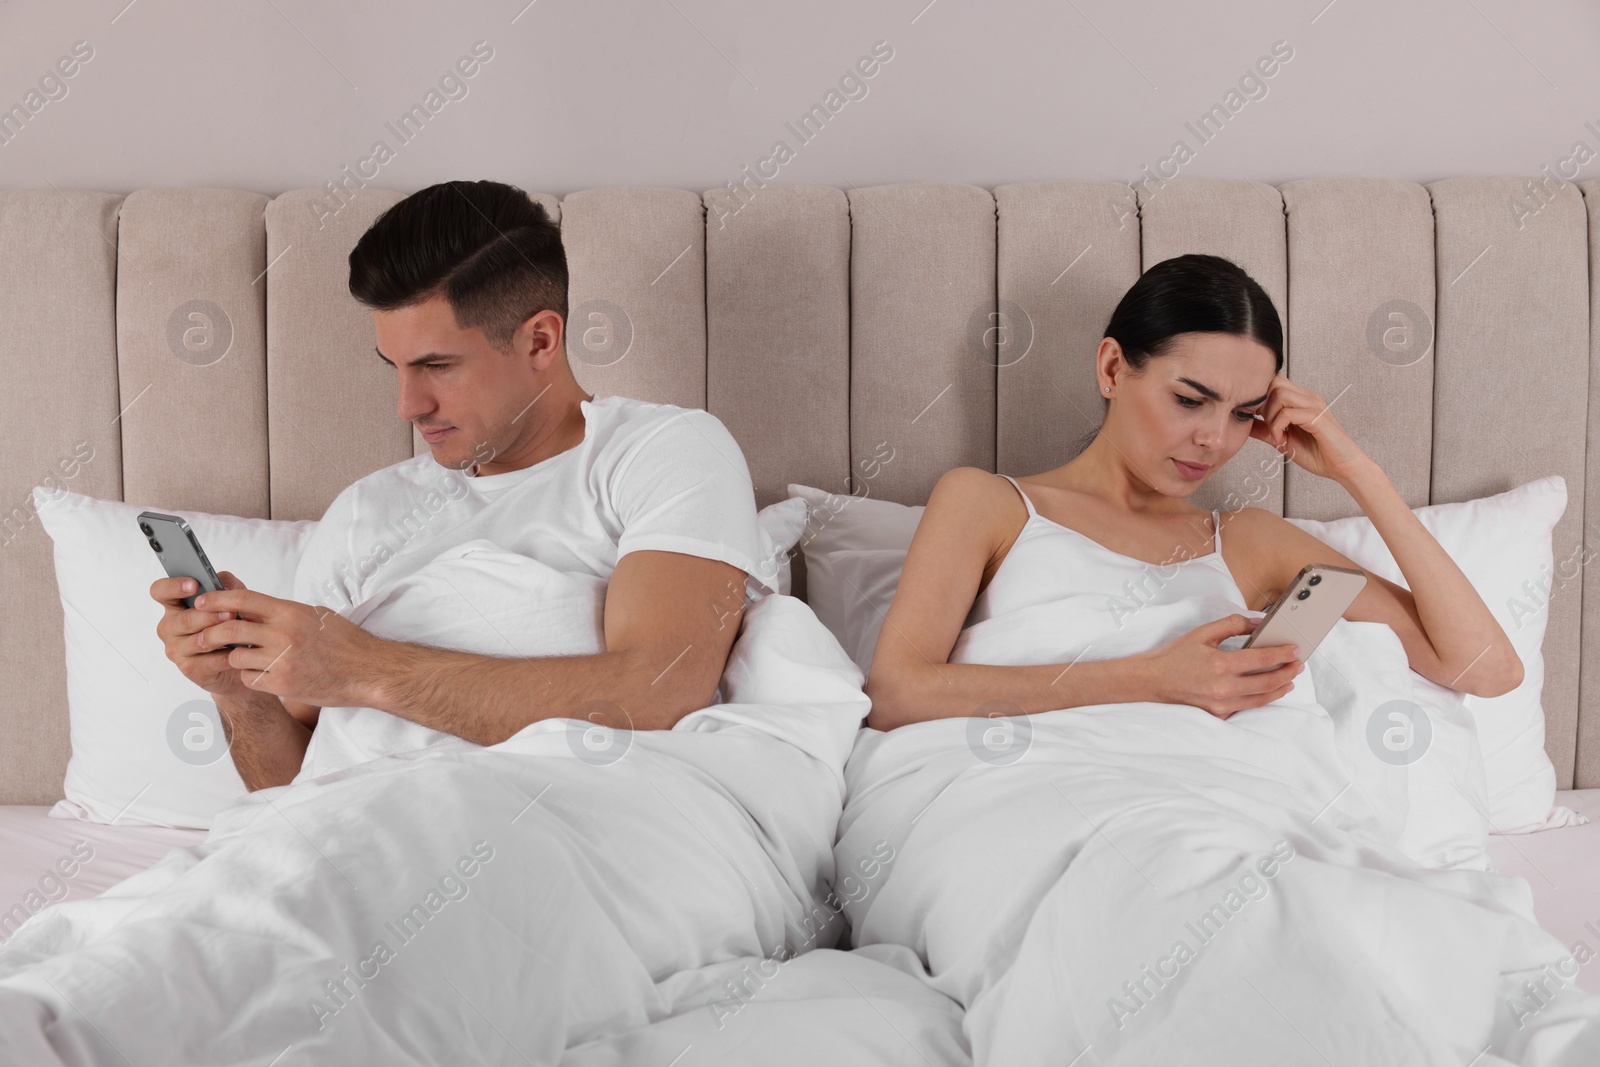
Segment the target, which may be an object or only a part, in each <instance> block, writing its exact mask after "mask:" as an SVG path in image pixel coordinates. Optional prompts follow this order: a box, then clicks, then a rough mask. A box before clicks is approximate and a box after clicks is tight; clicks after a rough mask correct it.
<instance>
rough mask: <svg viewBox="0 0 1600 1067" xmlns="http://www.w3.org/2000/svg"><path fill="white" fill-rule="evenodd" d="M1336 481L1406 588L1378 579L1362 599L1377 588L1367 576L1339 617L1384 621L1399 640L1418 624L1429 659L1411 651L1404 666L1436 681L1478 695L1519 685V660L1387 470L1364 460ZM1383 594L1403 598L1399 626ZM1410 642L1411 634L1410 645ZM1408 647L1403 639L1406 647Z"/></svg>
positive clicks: (1492, 615) (1520, 668) (1464, 576)
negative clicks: (1380, 543) (1407, 603)
mask: <svg viewBox="0 0 1600 1067" xmlns="http://www.w3.org/2000/svg"><path fill="white" fill-rule="evenodd" d="M1340 484H1341V485H1343V486H1344V488H1345V491H1346V492H1348V493H1349V494H1350V496H1351V497H1353V498H1354V499H1355V502H1356V503H1357V504H1358V505H1359V506H1360V507H1361V510H1362V511H1363V512H1365V513H1366V515H1367V517H1368V518H1369V519H1371V520H1372V525H1373V526H1374V527H1375V528H1376V529H1377V531H1378V535H1379V536H1380V537H1382V538H1383V543H1384V544H1385V545H1387V546H1389V552H1390V554H1391V555H1393V556H1394V561H1395V564H1396V565H1397V566H1399V568H1400V573H1401V574H1403V575H1405V579H1406V584H1407V585H1409V586H1410V587H1411V588H1410V591H1409V592H1408V591H1407V590H1405V589H1403V588H1401V587H1399V586H1395V585H1393V584H1392V583H1389V582H1383V580H1382V579H1379V582H1381V583H1382V585H1380V586H1379V587H1378V589H1379V590H1382V586H1389V589H1388V590H1382V592H1378V593H1377V595H1376V596H1373V597H1367V594H1368V593H1369V592H1377V590H1374V586H1373V583H1371V582H1369V583H1368V585H1367V588H1366V589H1363V590H1362V591H1361V596H1358V597H1357V598H1356V601H1355V603H1354V604H1352V605H1351V610H1350V611H1348V612H1346V617H1347V618H1350V619H1356V620H1362V621H1373V622H1387V623H1389V625H1390V626H1391V628H1393V629H1394V630H1395V632H1396V633H1397V634H1399V635H1400V639H1401V643H1402V644H1406V643H1407V640H1406V639H1407V637H1408V636H1412V634H1411V633H1409V632H1408V631H1412V630H1414V629H1415V628H1417V627H1420V629H1421V630H1422V632H1423V636H1424V637H1425V640H1426V644H1427V649H1426V650H1425V651H1426V652H1431V653H1432V658H1431V660H1430V659H1429V657H1428V656H1427V655H1426V654H1424V655H1423V656H1421V657H1418V656H1415V655H1413V656H1411V660H1412V669H1413V670H1415V671H1416V672H1417V673H1418V674H1420V675H1422V676H1423V677H1424V678H1428V679H1430V680H1432V681H1435V682H1438V683H1439V684H1440V685H1443V686H1446V687H1448V688H1451V689H1457V690H1460V691H1461V692H1463V693H1471V694H1473V695H1474V696H1483V697H1496V696H1500V695H1501V694H1502V693H1509V692H1510V691H1511V690H1513V689H1515V688H1516V687H1517V686H1519V685H1521V684H1522V677H1523V672H1522V660H1521V659H1519V658H1518V656H1517V652H1516V649H1515V648H1513V647H1512V644H1511V639H1510V638H1508V637H1507V636H1506V632H1505V631H1504V630H1503V629H1501V628H1500V624H1499V623H1498V622H1496V621H1495V618H1494V614H1493V613H1492V612H1491V611H1490V610H1489V606H1488V605H1487V604H1485V603H1484V602H1483V598H1482V597H1481V596H1479V595H1478V591H1477V590H1476V589H1474V588H1473V587H1472V583H1471V582H1470V581H1468V580H1467V576H1466V575H1465V574H1462V573H1461V568H1460V567H1459V566H1457V565H1456V561H1455V560H1453V559H1451V558H1450V554H1449V553H1448V552H1446V551H1445V550H1444V547H1443V546H1442V545H1440V544H1439V542H1438V541H1437V540H1435V539H1434V536H1433V535H1432V534H1431V533H1429V532H1428V529H1427V527H1425V526H1423V525H1422V520H1421V519H1419V518H1417V516H1416V514H1415V513H1413V512H1412V510H1411V509H1410V508H1409V507H1407V506H1406V502H1405V500H1404V499H1403V498H1402V497H1401V496H1400V493H1399V491H1397V490H1396V489H1395V487H1394V485H1393V483H1391V482H1390V481H1389V477H1388V475H1386V474H1384V473H1383V470H1382V469H1381V468H1379V467H1378V465H1377V464H1376V463H1368V464H1367V465H1365V466H1363V467H1361V468H1358V472H1357V473H1356V474H1355V475H1354V476H1351V477H1346V478H1343V479H1340ZM1391 591H1394V592H1392V593H1391ZM1384 593H1390V595H1391V596H1393V597H1394V598H1395V599H1398V600H1400V601H1401V605H1402V608H1404V607H1405V604H1404V601H1406V600H1409V601H1411V605H1410V610H1407V611H1404V614H1403V615H1402V616H1401V619H1400V622H1401V624H1400V625H1399V626H1396V624H1395V623H1396V620H1395V618H1394V615H1393V612H1392V610H1385V609H1386V607H1387V605H1385V604H1384V603H1383V601H1384V600H1385V599H1386V598H1385V596H1384V595H1383V594H1384ZM1400 594H1403V596H1401V595H1400ZM1363 598H1367V604H1362V599H1363ZM1417 643H1418V642H1416V641H1415V640H1413V641H1412V642H1411V645H1416V644H1417ZM1411 651H1412V648H1411V646H1410V645H1408V647H1407V652H1408V653H1410V652H1411ZM1419 651H1423V650H1421V649H1419ZM1419 661H1420V665H1419Z"/></svg>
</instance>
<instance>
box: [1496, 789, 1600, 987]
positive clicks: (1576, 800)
mask: <svg viewBox="0 0 1600 1067" xmlns="http://www.w3.org/2000/svg"><path fill="white" fill-rule="evenodd" d="M1556 803H1557V804H1562V805H1565V806H1566V807H1569V808H1571V809H1572V810H1573V811H1575V812H1577V813H1578V814H1580V815H1586V816H1588V818H1589V822H1587V823H1585V824H1584V825H1582V826H1564V827H1561V828H1560V829H1557V830H1540V831H1539V832H1538V833H1534V834H1506V835H1501V834H1490V835H1489V860H1490V862H1491V864H1493V867H1494V869H1495V870H1497V871H1499V872H1500V873H1501V874H1513V875H1516V876H1517V877H1519V878H1526V879H1527V880H1528V885H1529V887H1530V888H1532V890H1533V910H1534V914H1535V915H1537V916H1538V918H1539V925H1540V926H1542V927H1544V928H1545V929H1546V930H1548V931H1550V932H1551V933H1552V934H1555V935H1556V937H1557V938H1559V939H1560V940H1561V943H1562V944H1564V945H1566V946H1567V949H1568V951H1570V952H1572V953H1573V955H1574V956H1575V957H1577V958H1578V959H1580V960H1586V961H1588V962H1587V963H1585V964H1584V965H1582V966H1580V967H1579V968H1578V974H1577V977H1576V978H1574V979H1573V981H1574V983H1575V984H1576V985H1577V986H1578V988H1579V989H1582V990H1583V991H1584V992H1586V993H1600V963H1596V962H1595V957H1596V956H1597V955H1600V789H1574V790H1571V791H1569V792H1562V793H1557V794H1556ZM1580 943H1582V944H1583V945H1584V946H1585V947H1586V951H1579V950H1578V948H1577V946H1578V945H1579V944H1580Z"/></svg>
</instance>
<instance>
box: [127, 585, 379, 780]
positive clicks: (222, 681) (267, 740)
mask: <svg viewBox="0 0 1600 1067" xmlns="http://www.w3.org/2000/svg"><path fill="white" fill-rule="evenodd" d="M217 577H218V578H220V579H221V580H222V588H223V592H220V593H211V594H208V595H209V596H212V597H229V598H232V599H234V600H235V601H238V602H239V603H235V604H225V605H222V607H226V608H230V609H232V610H226V611H224V610H219V608H218V606H217V605H215V604H212V603H211V602H209V601H208V602H207V605H206V607H205V608H201V607H199V606H198V598H197V602H196V606H195V607H193V608H186V607H184V606H183V598H184V597H185V596H189V595H192V594H194V593H195V592H197V591H198V590H199V583H198V582H196V581H195V580H194V579H192V578H162V579H161V580H160V581H158V582H156V583H154V584H153V585H151V586H150V595H151V596H152V597H153V598H155V599H156V600H157V601H159V602H160V603H161V604H162V606H163V607H165V608H166V612H165V613H164V614H163V615H162V617H161V621H160V622H159V623H157V624H156V633H157V635H158V636H160V638H161V643H162V645H164V646H165V647H166V650H167V658H168V659H169V660H171V661H172V662H173V663H174V664H176V665H177V667H178V669H179V670H180V671H182V672H183V675H184V677H186V678H188V679H189V680H190V681H191V682H194V683H195V684H196V685H198V686H200V687H201V688H202V689H204V690H205V691H206V692H208V693H210V694H211V695H212V697H213V698H215V700H216V703H217V711H218V712H219V713H220V714H221V716H222V729H223V731H224V732H225V733H226V734H227V735H228V752H229V755H231V756H232V757H233V763H234V766H235V767H237V768H238V770H239V777H240V778H242V779H243V780H244V784H245V786H246V787H247V788H249V789H252V790H255V789H263V788H266V787H267V786H274V785H286V784H287V783H289V782H290V781H292V780H293V779H294V776H295V775H296V774H298V773H299V771H300V766H301V764H302V762H303V761H304V759H305V753H306V746H307V744H309V743H310V740H311V728H312V726H313V725H314V724H315V721H316V720H315V718H314V717H313V715H314V713H315V711H316V710H317V709H316V708H314V707H309V706H308V705H305V704H296V703H295V702H294V701H292V700H291V701H289V702H288V705H289V706H288V707H286V706H285V702H284V701H283V700H281V699H279V696H278V695H277V694H276V693H274V692H272V691H268V690H267V689H265V687H259V686H257V685H255V684H254V682H253V681H252V678H255V679H259V678H271V677H273V675H272V672H266V673H265V674H264V673H263V672H261V671H260V670H251V669H247V668H249V667H250V666H251V664H235V663H232V662H231V658H232V657H234V656H244V655H246V654H250V655H255V654H258V653H260V651H261V650H260V649H251V648H235V649H229V648H227V647H226V646H227V645H229V644H231V643H236V642H243V641H247V640H252V641H253V640H268V641H276V640H278V639H279V633H278V631H277V630H276V629H275V628H274V627H273V626H271V625H269V624H266V623H265V622H263V621H259V619H258V621H244V620H241V619H239V618H237V617H236V616H237V614H238V611H239V609H240V606H241V604H242V603H244V602H246V601H248V603H250V604H251V605H252V606H254V607H256V608H258V609H259V608H261V607H263V606H265V605H264V604H263V603H262V602H270V603H271V605H272V607H271V610H272V611H273V612H274V614H275V615H276V614H281V612H280V611H279V609H278V608H277V607H276V605H287V606H289V607H294V608H305V605H303V604H294V603H293V602H292V601H286V600H277V599H276V598H274V597H269V596H265V595H264V594H261V593H253V592H251V591H250V590H248V589H246V588H245V585H244V583H243V582H241V581H240V580H239V579H238V578H236V577H234V575H233V574H231V573H230V572H228V571H222V572H221V573H220V574H218V575H217ZM306 610H309V611H312V612H313V614H315V610H316V609H309V608H307V609H306ZM333 617H334V618H336V619H339V621H340V622H344V623H345V625H346V626H349V625H351V624H350V623H348V622H345V620H344V619H342V618H340V617H339V616H337V615H335V616H333ZM226 626H249V627H252V628H254V629H255V630H256V631H259V632H260V633H262V634H266V635H267V636H265V637H261V636H259V635H258V637H256V638H255V639H251V638H238V637H233V636H230V635H229V634H226V633H224V632H222V628H223V627H226ZM275 647H276V646H275ZM285 658H287V657H285Z"/></svg>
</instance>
